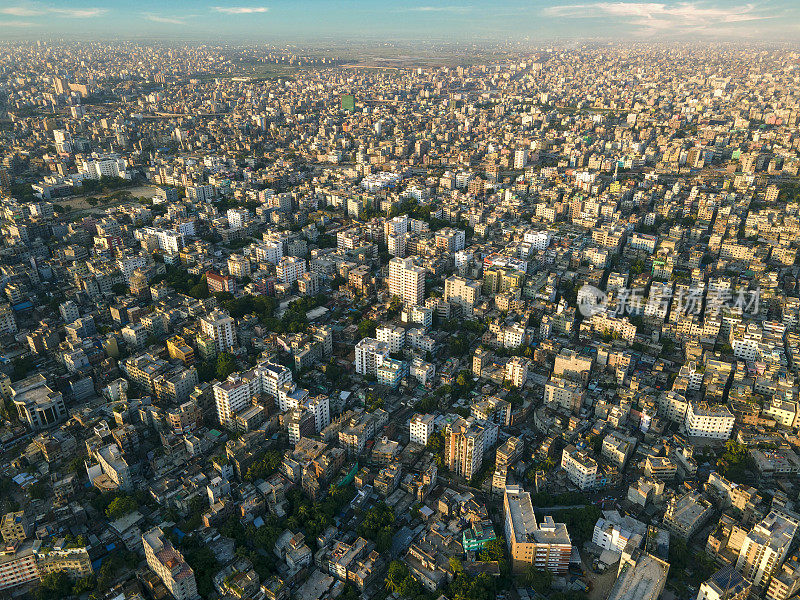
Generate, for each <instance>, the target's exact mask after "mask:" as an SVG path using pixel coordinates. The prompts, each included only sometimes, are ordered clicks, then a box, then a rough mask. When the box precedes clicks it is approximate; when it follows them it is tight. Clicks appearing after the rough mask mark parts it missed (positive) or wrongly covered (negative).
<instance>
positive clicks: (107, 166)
mask: <svg viewBox="0 0 800 600" xmlns="http://www.w3.org/2000/svg"><path fill="white" fill-rule="evenodd" d="M125 167H126V163H125V159H123V158H119V157H118V156H117V155H116V154H104V155H98V154H94V155H93V156H92V158H91V159H90V160H84V161H81V163H80V164H79V165H78V172H79V173H81V174H83V176H84V177H86V178H87V179H100V178H101V177H122V178H125V179H128V178H129V177H128V174H127V173H126V171H125Z"/></svg>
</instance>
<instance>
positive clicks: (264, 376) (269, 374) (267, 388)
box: [256, 361, 292, 411]
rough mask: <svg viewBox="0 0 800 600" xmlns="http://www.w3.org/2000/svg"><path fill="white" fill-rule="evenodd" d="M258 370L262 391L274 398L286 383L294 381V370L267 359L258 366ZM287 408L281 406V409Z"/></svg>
mask: <svg viewBox="0 0 800 600" xmlns="http://www.w3.org/2000/svg"><path fill="white" fill-rule="evenodd" d="M256 371H257V372H258V375H259V378H260V379H261V392H262V393H263V394H267V395H268V396H271V397H273V398H277V397H278V392H279V390H280V389H281V388H282V387H283V386H284V385H286V384H290V383H291V382H292V372H291V371H290V370H289V369H287V368H286V367H284V366H283V365H278V364H275V363H271V362H267V361H265V362H262V363H259V364H258V366H256ZM279 408H280V407H279ZM285 410H287V409H286V408H281V411H285Z"/></svg>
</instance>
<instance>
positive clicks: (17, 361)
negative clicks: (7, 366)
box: [11, 356, 36, 381]
mask: <svg viewBox="0 0 800 600" xmlns="http://www.w3.org/2000/svg"><path fill="white" fill-rule="evenodd" d="M11 364H12V366H13V367H14V370H13V371H12V372H11V380H12V381H19V380H20V379H24V378H25V377H27V375H28V373H30V372H31V370H32V369H33V368H34V367H35V366H36V363H35V362H34V360H33V357H32V356H24V357H19V356H18V357H17V358H14V359H12V361H11Z"/></svg>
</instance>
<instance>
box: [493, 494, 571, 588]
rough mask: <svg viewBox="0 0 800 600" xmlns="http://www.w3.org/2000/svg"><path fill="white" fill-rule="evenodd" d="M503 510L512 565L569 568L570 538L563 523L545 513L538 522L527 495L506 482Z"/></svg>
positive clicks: (557, 570)
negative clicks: (541, 520)
mask: <svg viewBox="0 0 800 600" xmlns="http://www.w3.org/2000/svg"><path fill="white" fill-rule="evenodd" d="M503 514H504V524H505V534H506V540H507V543H508V549H509V551H510V553H511V566H512V569H513V570H514V571H515V572H517V573H519V572H523V571H525V570H526V569H527V568H528V567H530V566H531V565H532V566H533V567H535V568H536V569H540V570H543V571H550V572H551V573H556V574H559V575H564V574H565V573H566V572H567V570H568V569H569V559H570V556H571V555H572V541H571V540H570V537H569V533H568V532H567V526H566V525H564V524H563V523H556V522H555V521H553V517H551V516H546V517H545V518H544V521H543V522H542V523H541V524H539V523H537V522H536V515H535V514H534V512H533V504H532V503H531V495H530V494H529V493H528V492H526V491H524V490H522V488H520V487H519V486H516V485H507V486H506V488H505V493H504V494H503Z"/></svg>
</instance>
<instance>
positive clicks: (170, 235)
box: [134, 227, 184, 254]
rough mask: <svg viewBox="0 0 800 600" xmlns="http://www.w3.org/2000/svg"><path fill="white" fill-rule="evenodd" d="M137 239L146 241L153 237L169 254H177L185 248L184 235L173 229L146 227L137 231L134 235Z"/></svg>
mask: <svg viewBox="0 0 800 600" xmlns="http://www.w3.org/2000/svg"><path fill="white" fill-rule="evenodd" d="M134 235H135V236H136V239H140V240H141V239H145V238H146V237H153V238H155V240H156V243H157V244H158V247H159V248H161V249H162V250H163V251H164V252H167V253H169V254H177V253H178V252H180V251H181V248H183V243H184V242H183V234H182V233H181V232H179V231H174V230H172V229H162V228H160V227H144V228H142V229H137V230H136V233H135V234H134Z"/></svg>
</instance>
